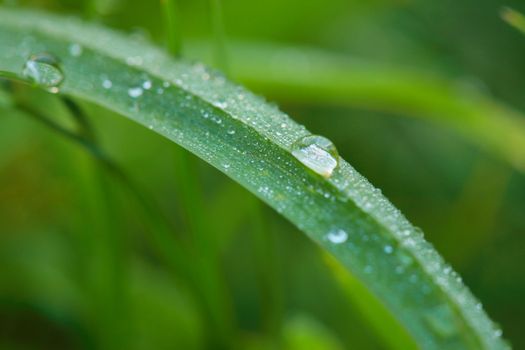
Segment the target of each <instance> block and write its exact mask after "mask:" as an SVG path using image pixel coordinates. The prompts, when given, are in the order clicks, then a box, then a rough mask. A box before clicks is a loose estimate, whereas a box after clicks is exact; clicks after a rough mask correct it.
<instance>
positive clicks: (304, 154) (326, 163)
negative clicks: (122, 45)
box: [22, 43, 502, 337]
mask: <svg viewBox="0 0 525 350" xmlns="http://www.w3.org/2000/svg"><path fill="white" fill-rule="evenodd" d="M82 52H83V48H82V46H81V45H79V44H76V43H72V44H71V45H70V46H69V54H70V55H71V56H72V57H78V56H80V55H82ZM140 59H141V58H140V57H130V58H129V59H128V60H126V63H127V64H128V65H132V66H137V65H141V63H142V62H141V61H140ZM22 76H23V77H24V78H25V79H27V80H28V81H30V82H31V83H33V84H35V85H38V86H40V87H42V88H44V89H46V90H47V91H49V92H51V93H55V94H56V93H58V92H59V89H60V85H61V84H62V82H63V81H64V78H65V76H64V73H63V71H62V69H61V68H60V62H59V60H58V59H57V58H56V57H55V56H54V55H52V54H50V53H47V52H43V53H38V54H34V55H31V56H30V57H29V58H28V59H27V60H26V62H25V64H24V66H23V69H22ZM101 86H102V88H104V89H106V90H109V89H111V88H112V87H113V82H112V81H111V80H110V79H109V78H108V77H107V76H105V75H103V76H102V83H101ZM169 87H170V83H169V82H167V81H166V82H163V84H162V86H161V87H158V88H156V93H157V94H163V92H164V89H165V88H169ZM152 88H153V84H152V82H151V80H149V79H144V80H143V81H142V82H141V83H140V84H139V85H137V86H132V87H129V88H128V89H127V94H128V96H129V97H130V98H132V99H137V98H139V97H141V96H142V95H143V94H144V91H146V90H151V89H152ZM233 133H235V131H228V134H230V135H232V134H233ZM291 151H292V155H293V156H294V157H295V158H296V159H297V160H298V161H299V162H301V163H302V164H303V165H304V166H306V167H307V168H308V169H310V170H311V171H313V172H315V173H316V174H318V175H321V176H322V177H324V178H330V177H331V176H332V174H333V173H334V171H335V169H336V168H337V167H338V165H339V161H340V157H339V154H338V152H337V149H336V147H335V145H334V144H333V142H332V141H330V140H329V139H327V138H325V137H323V136H319V135H311V134H310V135H306V136H301V137H299V138H298V139H297V140H296V141H295V142H294V143H293V144H292V146H291ZM225 168H229V165H228V166H225ZM268 190H269V188H263V189H260V191H268ZM405 233H406V236H410V232H409V231H405ZM324 238H325V239H326V240H327V241H328V242H330V243H332V244H334V245H342V244H343V243H346V242H347V241H348V240H349V234H348V233H347V232H346V231H345V230H343V229H340V228H335V229H332V230H330V231H329V232H328V233H327V234H326V235H325V237H324ZM383 252H384V253H385V254H387V255H390V254H393V253H394V247H393V245H391V244H386V245H385V246H384V247H383ZM401 260H403V259H401ZM405 260H406V263H407V264H410V262H411V260H410V258H408V257H405ZM449 270H450V267H449V266H447V267H445V270H444V273H445V274H448V273H450V271H449ZM396 271H397V270H396ZM365 272H367V271H366V269H365ZM368 272H371V268H369V269H368ZM398 272H401V271H398ZM476 309H478V311H481V309H482V306H481V304H480V303H478V304H476ZM501 335H502V332H501V330H500V329H499V328H496V329H495V331H494V337H500V336H501Z"/></svg>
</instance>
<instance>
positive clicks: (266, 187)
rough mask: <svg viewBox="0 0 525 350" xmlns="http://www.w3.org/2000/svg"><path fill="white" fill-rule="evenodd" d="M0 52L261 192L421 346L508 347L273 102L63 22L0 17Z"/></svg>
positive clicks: (144, 47)
mask: <svg viewBox="0 0 525 350" xmlns="http://www.w3.org/2000/svg"><path fill="white" fill-rule="evenodd" d="M79 47H80V48H81V50H79ZM71 48H74V50H71ZM0 52H1V53H0V57H1V59H0V71H5V72H10V73H12V74H17V75H18V76H19V77H20V79H22V80H27V79H28V78H31V79H32V80H33V81H34V82H37V83H39V85H41V86H42V85H43V86H42V87H44V88H46V89H47V90H50V91H52V92H57V93H58V92H59V93H62V94H65V95H68V96H72V97H75V98H79V99H84V100H88V101H91V102H94V103H97V104H99V105H101V106H104V107H106V108H108V109H111V110H113V111H116V112H118V113H121V114H122V115H124V116H127V117H128V118H130V119H132V120H134V121H136V122H138V123H140V124H142V125H144V126H146V127H148V128H150V129H152V130H154V131H156V132H158V133H159V134H161V135H164V136H165V137H167V138H169V139H171V140H173V141H174V142H177V143H178V144H180V145H182V146H183V147H185V148H187V149H188V150H190V151H191V152H193V153H195V154H196V155H198V156H199V157H201V158H202V159H204V160H206V161H207V162H209V163H210V164H212V165H213V166H215V167H216V168H218V169H219V170H221V171H222V172H224V173H225V174H227V175H228V176H229V177H231V178H232V179H234V180H235V181H237V182H239V183H240V184H242V185H243V186H244V187H246V188H247V189H249V190H250V191H252V192H253V193H254V194H256V195H257V196H258V197H260V198H261V199H262V200H263V201H265V202H266V203H268V204H269V205H270V206H272V207H273V208H274V209H275V210H277V211H278V212H279V213H281V214H282V215H283V216H284V217H286V218H288V219H289V220H290V221H291V222H293V223H294V224H295V225H297V226H298V227H299V228H300V229H301V230H302V231H303V232H305V233H306V234H308V236H309V237H310V238H311V239H312V240H314V241H316V242H317V243H318V244H320V245H321V246H322V247H324V249H326V250H327V251H328V252H330V253H331V254H332V255H334V256H335V257H336V258H337V259H338V260H339V261H340V262H341V263H342V265H344V267H345V268H346V269H348V271H349V272H351V273H352V274H353V275H354V276H355V277H356V278H358V279H359V280H360V281H361V282H362V283H363V284H364V285H366V287H367V288H368V289H369V290H370V291H371V292H372V293H373V294H375V295H376V296H377V297H378V298H379V300H381V302H382V303H384V305H385V306H386V307H387V308H388V309H389V310H390V311H391V312H392V313H393V314H394V315H395V317H396V318H397V319H398V320H399V321H400V323H401V324H402V325H403V326H404V327H405V328H406V329H407V331H408V332H409V333H410V334H411V336H412V337H413V338H414V339H415V340H416V342H417V343H418V344H419V346H420V347H422V348H425V349H443V348H463V349H464V348H471V349H499V348H506V344H505V342H504V341H503V340H502V339H501V331H500V330H499V329H497V328H496V327H495V326H494V324H493V323H492V322H491V321H490V320H489V318H488V317H487V316H486V314H485V312H484V311H483V310H482V308H481V304H479V302H478V301H477V300H476V299H475V298H474V297H473V296H472V294H471V293H470V292H469V290H468V289H467V288H466V287H465V286H464V285H463V283H462V282H461V279H460V278H459V276H458V275H457V274H456V273H455V272H453V271H452V269H451V268H450V267H449V266H448V265H446V264H445V263H444V262H443V260H442V259H441V257H440V256H439V255H438V254H437V252H436V251H435V250H434V249H433V248H432V246H431V245H430V244H428V243H427V242H426V241H425V240H424V238H423V235H422V234H421V233H420V231H419V230H417V229H416V228H414V227H413V226H412V225H411V224H410V223H409V222H408V221H407V220H406V219H405V218H404V217H403V215H402V214H401V213H400V212H399V211H398V210H397V209H396V208H395V207H393V206H392V204H390V202H389V201H388V200H387V199H386V198H385V197H383V196H382V194H381V193H380V191H379V190H377V189H375V188H374V187H373V186H372V185H371V184H370V183H369V182H368V181H367V180H366V179H364V178H363V177H362V176H361V175H359V174H358V173H357V172H356V171H355V170H354V169H353V168H352V167H351V166H350V165H349V164H348V163H346V162H345V161H344V160H342V159H340V158H339V157H338V156H337V154H336V153H335V150H334V149H333V148H332V147H331V145H330V143H329V141H328V140H326V139H323V138H312V137H311V135H310V133H309V132H308V131H307V130H306V129H305V128H304V127H303V126H301V125H298V124H297V123H295V122H293V121H292V120H291V119H290V118H289V117H288V116H286V115H285V114H283V113H282V112H280V111H279V110H278V109H277V108H276V107H275V106H273V105H271V104H268V103H265V101H264V100H262V99H261V98H259V97H257V96H254V95H253V94H251V93H250V92H248V91H247V90H245V89H243V88H241V87H239V86H236V85H234V84H231V83H230V82H228V81H227V80H226V79H225V78H224V77H223V76H221V75H218V74H217V73H215V72H213V71H210V70H208V69H207V68H206V67H205V66H203V65H201V64H194V65H190V64H187V63H185V62H184V61H177V60H174V59H172V58H171V57H169V55H167V54H165V53H164V52H163V51H161V50H159V49H157V48H155V47H154V46H151V45H148V44H145V43H141V42H134V41H132V40H130V39H129V38H126V37H125V36H122V35H120V34H117V33H115V32H112V31H109V30H106V29H102V28H100V27H98V26H95V25H87V24H82V23H81V22H78V21H76V20H73V19H69V18H68V19H64V18H61V17H59V16H52V15H44V14H42V13H35V12H29V11H13V10H5V9H4V10H1V11H0ZM43 53H46V55H47V56H46V55H43ZM49 55H52V56H53V57H55V58H56V60H50V58H49ZM42 58H45V59H44V60H43V59H42ZM28 60H29V62H28ZM51 61H53V62H59V63H58V64H55V66H53V67H49V64H50V63H49V62H51ZM46 65H47V66H46ZM57 71H60V72H62V74H63V77H62V79H58V78H59V77H57V75H58V74H57ZM24 73H25V74H24ZM51 83H53V84H54V85H50V84H51ZM319 83H322V81H320V82H319ZM59 84H60V85H59ZM298 141H299V142H298ZM312 152H314V153H312ZM319 155H320V158H319V157H318V156H319ZM290 253H293V252H290ZM188 263H189V264H191V263H192V262H191V261H189V262H188ZM312 287H313V288H314V286H312Z"/></svg>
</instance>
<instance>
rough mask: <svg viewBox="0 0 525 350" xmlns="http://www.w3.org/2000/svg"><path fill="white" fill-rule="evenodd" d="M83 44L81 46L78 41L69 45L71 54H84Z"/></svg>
mask: <svg viewBox="0 0 525 350" xmlns="http://www.w3.org/2000/svg"><path fill="white" fill-rule="evenodd" d="M82 51H83V49H82V46H80V44H77V43H73V44H71V45H69V54H70V55H71V56H73V57H78V56H80V55H82Z"/></svg>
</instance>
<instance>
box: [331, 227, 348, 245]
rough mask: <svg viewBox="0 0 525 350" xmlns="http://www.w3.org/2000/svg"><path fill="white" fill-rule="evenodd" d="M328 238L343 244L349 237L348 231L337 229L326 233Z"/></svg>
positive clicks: (335, 242)
mask: <svg viewBox="0 0 525 350" xmlns="http://www.w3.org/2000/svg"><path fill="white" fill-rule="evenodd" d="M326 239H327V240H329V241H330V242H332V243H334V244H341V243H344V242H346V240H347V239H348V233H346V231H344V230H341V229H336V230H332V231H330V232H328V233H327V234H326Z"/></svg>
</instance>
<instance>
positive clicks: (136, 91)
mask: <svg viewBox="0 0 525 350" xmlns="http://www.w3.org/2000/svg"><path fill="white" fill-rule="evenodd" d="M143 93H144V90H142V88H141V87H132V88H129V89H128V95H129V97H131V98H137V97H140V96H142V94H143Z"/></svg>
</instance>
